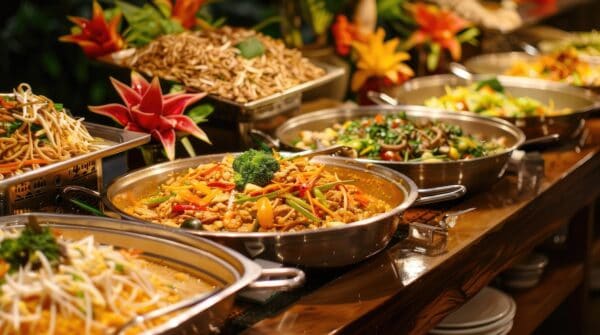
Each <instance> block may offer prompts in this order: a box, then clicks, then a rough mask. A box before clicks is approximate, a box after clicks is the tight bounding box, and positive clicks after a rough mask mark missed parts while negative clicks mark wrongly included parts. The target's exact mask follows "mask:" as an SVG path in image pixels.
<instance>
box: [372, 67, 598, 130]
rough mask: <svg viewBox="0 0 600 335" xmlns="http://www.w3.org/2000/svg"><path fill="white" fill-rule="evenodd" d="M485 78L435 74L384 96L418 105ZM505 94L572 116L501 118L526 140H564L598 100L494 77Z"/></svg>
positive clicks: (558, 87)
mask: <svg viewBox="0 0 600 335" xmlns="http://www.w3.org/2000/svg"><path fill="white" fill-rule="evenodd" d="M489 77H490V76H489V75H474V76H473V78H472V80H465V79H462V78H458V77H456V76H453V75H435V76H427V77H421V78H415V79H412V80H409V81H408V82H407V83H405V84H404V85H402V86H397V87H392V88H389V89H387V90H386V91H385V92H384V93H387V94H389V95H391V96H392V97H393V98H395V99H396V100H397V101H398V102H399V103H401V104H409V105H422V104H424V103H425V100H427V99H429V98H431V97H439V96H442V95H444V94H446V91H445V88H446V87H447V86H459V85H469V84H471V83H473V82H477V81H480V80H484V79H489ZM497 78H498V80H499V81H500V83H502V85H503V86H504V88H505V90H506V92H507V93H508V94H510V95H512V96H514V97H530V98H533V99H537V100H539V101H541V102H543V103H545V104H548V103H549V101H550V100H552V102H553V103H554V106H555V107H556V108H558V109H562V108H571V109H572V110H573V113H570V114H565V115H557V116H528V117H524V118H508V117H506V118H503V119H505V120H508V121H510V122H511V123H513V124H515V125H517V126H518V127H519V128H521V130H523V132H524V133H525V136H526V137H527V138H528V139H534V138H537V137H541V136H546V135H550V134H558V135H559V136H560V138H561V139H563V140H567V139H570V138H572V137H573V136H574V135H576V134H577V131H578V129H579V127H580V124H581V120H584V119H585V118H586V117H587V116H589V114H590V113H592V112H593V111H594V110H597V109H599V108H600V105H599V101H600V100H599V97H598V95H596V94H594V93H593V92H591V91H589V90H586V89H583V88H578V87H574V86H570V85H567V84H563V83H557V82H551V81H546V80H539V79H530V78H523V77H509V76H498V77H497Z"/></svg>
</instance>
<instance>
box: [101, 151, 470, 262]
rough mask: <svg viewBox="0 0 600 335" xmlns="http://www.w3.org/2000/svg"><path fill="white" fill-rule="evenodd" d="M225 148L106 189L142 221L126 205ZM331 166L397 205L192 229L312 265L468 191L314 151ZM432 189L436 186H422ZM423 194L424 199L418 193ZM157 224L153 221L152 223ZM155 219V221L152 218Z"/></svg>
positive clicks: (369, 247)
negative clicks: (319, 218)
mask: <svg viewBox="0 0 600 335" xmlns="http://www.w3.org/2000/svg"><path fill="white" fill-rule="evenodd" d="M225 155H226V154H216V155H207V156H199V157H194V158H188V159H183V160H177V161H173V162H168V163H163V164H158V165H154V166H150V167H148V168H144V169H141V170H138V171H135V172H132V173H130V174H128V175H125V176H123V177H121V178H118V179H116V180H115V181H114V182H113V183H112V184H111V185H110V186H109V187H108V188H107V191H106V196H105V199H104V201H105V202H106V205H107V206H108V207H109V208H110V209H111V210H113V211H114V212H116V213H118V214H119V215H121V216H122V217H124V218H127V219H129V220H134V221H138V222H139V220H140V219H138V218H136V217H133V216H131V215H128V214H127V213H126V211H125V209H126V208H127V207H128V206H131V205H132V204H134V203H135V201H136V200H137V199H139V198H141V197H144V196H146V195H148V194H151V193H152V192H155V191H156V189H157V188H158V187H159V185H160V184H162V183H164V182H165V181H166V180H167V179H168V178H169V177H170V175H172V174H174V173H179V172H183V171H185V170H187V169H189V168H192V167H197V166H198V165H201V164H206V163H209V162H215V161H221V160H222V158H223V157H224V156H225ZM312 160H313V161H316V162H318V163H322V164H324V165H325V166H326V168H327V169H335V170H336V172H338V173H343V170H347V172H348V173H352V175H353V176H356V179H357V180H361V181H368V182H362V183H361V187H363V188H364V189H365V191H366V192H367V193H371V194H377V195H378V197H379V198H380V199H382V200H384V201H386V202H388V203H389V204H390V205H391V207H392V209H391V210H390V211H389V212H386V213H381V214H378V215H376V216H373V217H370V218H368V219H365V220H361V221H357V222H354V223H349V224H346V225H342V226H337V227H332V228H321V229H315V230H303V231H298V232H209V231H196V230H194V231H192V230H188V232H191V233H194V234H196V235H199V236H203V237H206V238H210V239H211V240H214V241H216V242H219V243H222V244H224V245H226V246H229V247H231V248H233V249H235V250H238V251H240V252H242V253H244V254H246V255H249V256H250V257H260V258H264V259H269V260H274V261H278V262H284V263H291V264H298V265H303V266H309V267H335V266H343V265H348V264H352V263H357V262H360V261H362V260H364V259H365V258H367V257H369V256H371V255H373V254H375V253H377V252H378V251H380V250H381V249H383V248H384V247H385V246H386V245H387V244H388V242H389V241H390V239H391V238H392V235H393V234H394V232H395V231H396V228H397V226H398V224H399V220H400V219H399V214H401V213H402V212H403V211H404V210H405V209H406V208H408V207H409V206H411V205H413V204H417V203H419V204H423V203H429V202H434V201H442V200H448V199H453V198H457V197H459V196H462V195H463V194H464V191H465V189H464V188H462V187H460V186H459V187H458V188H454V189H453V192H449V193H448V194H447V195H444V194H441V195H434V196H423V197H420V196H419V191H420V190H418V189H417V186H416V185H415V183H414V182H413V181H412V180H410V179H409V178H407V177H406V176H404V175H402V174H400V173H398V172H396V171H393V170H390V169H387V168H384V167H381V166H378V165H373V164H370V165H365V164H361V163H358V162H355V161H352V160H345V159H339V158H334V157H324V156H320V157H314V158H312ZM421 191H424V192H425V193H427V194H431V190H421ZM419 198H420V199H419ZM148 224H152V223H148ZM152 225H156V224H152Z"/></svg>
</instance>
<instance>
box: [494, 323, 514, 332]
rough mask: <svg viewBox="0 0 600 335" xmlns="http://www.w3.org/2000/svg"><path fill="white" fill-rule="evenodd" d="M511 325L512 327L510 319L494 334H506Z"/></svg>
mask: <svg viewBox="0 0 600 335" xmlns="http://www.w3.org/2000/svg"><path fill="white" fill-rule="evenodd" d="M512 327H513V322H512V321H511V322H509V323H508V324H507V325H506V326H504V327H503V328H502V329H500V330H499V331H498V332H497V333H496V334H494V335H506V334H508V333H510V331H511V329H512Z"/></svg>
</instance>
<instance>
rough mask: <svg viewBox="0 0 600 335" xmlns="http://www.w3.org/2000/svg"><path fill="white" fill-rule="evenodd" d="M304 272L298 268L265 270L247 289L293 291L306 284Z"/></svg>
mask: <svg viewBox="0 0 600 335" xmlns="http://www.w3.org/2000/svg"><path fill="white" fill-rule="evenodd" d="M305 280H306V275H305V274H304V271H302V270H300V269H296V268H270V269H263V270H262V272H261V274H260V277H259V278H258V279H257V280H255V281H254V282H253V283H250V285H248V286H247V287H246V288H248V289H252V290H274V289H277V290H291V289H294V288H297V287H300V286H302V285H303V284H304V281H305Z"/></svg>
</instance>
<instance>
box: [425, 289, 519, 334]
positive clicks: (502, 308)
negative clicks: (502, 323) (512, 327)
mask: <svg viewBox="0 0 600 335" xmlns="http://www.w3.org/2000/svg"><path fill="white" fill-rule="evenodd" d="M511 301H512V298H511V297H509V296H508V295H506V294H505V293H503V292H501V291H499V290H497V289H495V288H491V287H484V288H483V289H482V290H481V291H480V292H479V293H477V294H476V295H475V296H474V297H473V298H471V300H469V301H467V303H465V304H464V305H463V306H461V307H460V308H459V309H457V310H456V311H454V312H453V313H452V314H450V315H448V316H447V317H446V318H444V320H442V321H441V322H440V323H439V324H438V325H437V326H436V328H444V329H446V328H471V327H478V326H482V325H485V324H488V323H492V322H494V321H497V320H500V319H502V318H503V317H505V316H506V315H507V314H508V312H509V310H510V307H511Z"/></svg>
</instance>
